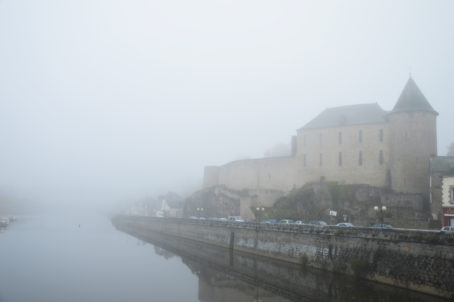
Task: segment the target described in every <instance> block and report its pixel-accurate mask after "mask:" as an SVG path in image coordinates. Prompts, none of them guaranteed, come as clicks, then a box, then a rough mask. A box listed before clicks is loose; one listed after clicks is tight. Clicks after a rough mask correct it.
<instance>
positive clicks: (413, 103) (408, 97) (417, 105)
mask: <svg viewBox="0 0 454 302" xmlns="http://www.w3.org/2000/svg"><path fill="white" fill-rule="evenodd" d="M403 111H429V112H433V113H436V114H438V113H437V112H436V111H435V110H434V109H433V108H432V106H431V105H430V104H429V102H428V101H427V99H426V97H425V96H424V95H423V94H422V92H421V90H419V88H418V86H417V85H416V83H415V81H414V80H413V79H412V78H411V77H410V78H409V79H408V81H407V84H405V87H404V90H402V93H401V94H400V97H399V99H398V100H397V103H396V105H395V106H394V108H393V110H392V112H403Z"/></svg>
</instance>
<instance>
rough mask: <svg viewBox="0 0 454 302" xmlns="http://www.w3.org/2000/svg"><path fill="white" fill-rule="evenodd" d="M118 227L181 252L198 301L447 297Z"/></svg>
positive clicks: (166, 251)
mask: <svg viewBox="0 0 454 302" xmlns="http://www.w3.org/2000/svg"><path fill="white" fill-rule="evenodd" d="M117 228H118V229H120V230H122V231H125V232H127V233H130V234H131V235H133V236H135V237H137V238H140V239H141V240H144V241H147V242H150V243H151V244H153V245H154V246H155V251H156V254H157V255H161V256H163V257H165V258H166V259H167V257H173V256H174V255H177V256H179V257H181V259H182V260H183V263H185V264H186V265H187V266H188V267H189V268H190V269H191V271H192V272H193V273H194V274H196V275H197V276H198V296H199V300H200V301H203V302H224V301H238V302H243V301H244V302H246V301H248V302H250V301H277V302H281V301H282V302H284V301H286V302H287V301H339V302H340V301H377V302H378V301H380V302H391V301H399V302H406V301H408V302H410V301H412V302H418V301H446V300H444V299H440V298H437V297H432V296H429V295H425V294H420V293H416V292H413V291H408V290H404V289H400V288H395V287H392V286H386V285H381V284H377V283H374V282H368V281H364V280H357V279H354V278H352V277H347V276H344V275H337V274H331V273H327V272H323V271H320V270H313V269H308V268H306V269H303V268H302V267H301V266H298V265H293V264H289V263H286V262H281V261H274V260H270V259H267V258H262V257H254V256H251V255H248V254H244V253H239V252H234V253H229V251H228V250H227V249H224V248H218V247H214V246H211V245H202V244H200V243H196V242H193V241H189V240H182V239H178V240H176V239H171V238H168V237H163V236H160V235H158V234H150V233H149V232H142V233H138V232H137V231H135V230H132V229H128V226H126V225H117Z"/></svg>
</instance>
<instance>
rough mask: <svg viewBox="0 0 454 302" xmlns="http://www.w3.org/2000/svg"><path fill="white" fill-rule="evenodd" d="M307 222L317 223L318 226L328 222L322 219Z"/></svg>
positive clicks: (325, 224)
mask: <svg viewBox="0 0 454 302" xmlns="http://www.w3.org/2000/svg"><path fill="white" fill-rule="evenodd" d="M309 224H312V225H318V226H327V225H328V224H327V223H326V222H324V221H322V220H314V221H311V222H309Z"/></svg>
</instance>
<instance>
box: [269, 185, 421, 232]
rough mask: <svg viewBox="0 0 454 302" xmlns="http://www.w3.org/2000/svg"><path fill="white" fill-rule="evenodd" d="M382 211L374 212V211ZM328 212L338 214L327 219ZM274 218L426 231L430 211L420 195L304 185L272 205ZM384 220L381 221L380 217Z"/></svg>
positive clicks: (352, 186)
mask: <svg viewBox="0 0 454 302" xmlns="http://www.w3.org/2000/svg"><path fill="white" fill-rule="evenodd" d="M376 206H377V207H378V208H379V209H382V207H383V206H385V207H386V210H385V211H378V212H377V211H376V210H374V207H376ZM330 210H332V211H335V212H336V213H337V215H336V216H330V215H329V213H330ZM275 211H276V214H281V215H286V216H287V217H289V218H293V219H303V220H305V221H310V220H325V221H326V222H328V223H332V224H334V223H338V222H342V221H348V222H352V223H353V224H355V225H362V226H368V225H370V224H372V223H379V221H380V220H381V218H383V221H384V223H387V224H391V225H393V226H394V227H409V228H427V226H428V221H429V218H430V209H429V206H428V202H427V200H425V199H424V198H423V197H422V196H421V195H420V194H410V193H395V192H392V191H389V190H387V189H384V188H377V187H372V186H368V185H341V184H338V183H334V182H318V183H311V184H306V185H304V186H303V187H302V188H299V189H296V190H292V191H291V192H290V193H289V194H287V195H285V196H283V197H281V198H279V199H278V200H277V201H276V203H275ZM382 216H383V217H382Z"/></svg>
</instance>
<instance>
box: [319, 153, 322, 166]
mask: <svg viewBox="0 0 454 302" xmlns="http://www.w3.org/2000/svg"><path fill="white" fill-rule="evenodd" d="M322 165H323V154H321V153H320V166H322Z"/></svg>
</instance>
